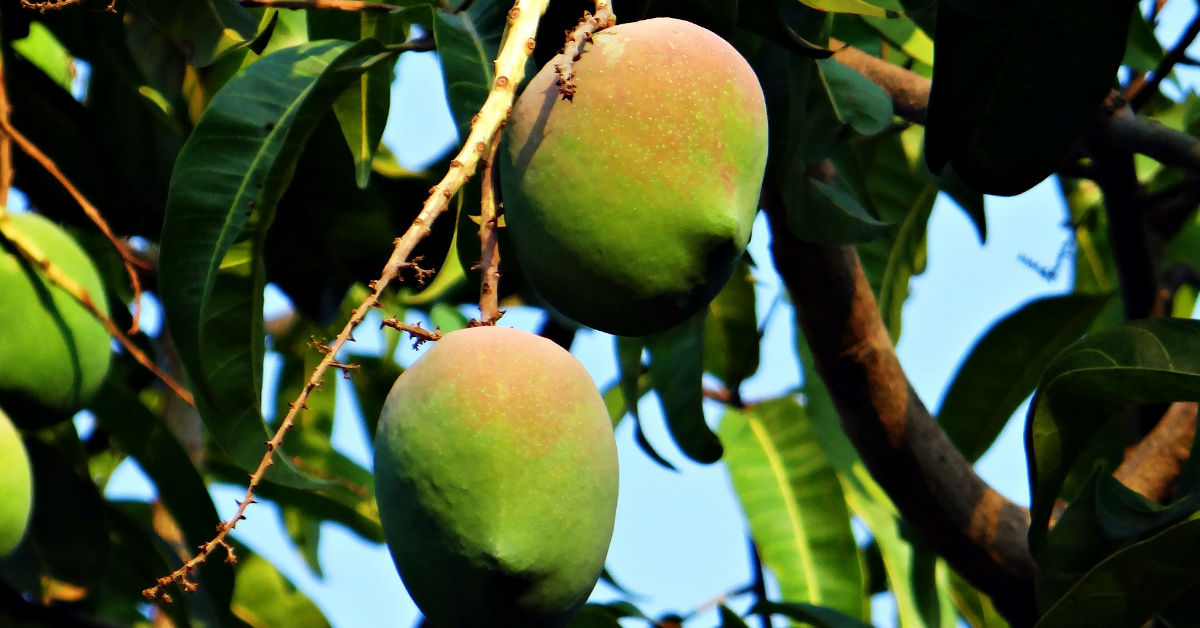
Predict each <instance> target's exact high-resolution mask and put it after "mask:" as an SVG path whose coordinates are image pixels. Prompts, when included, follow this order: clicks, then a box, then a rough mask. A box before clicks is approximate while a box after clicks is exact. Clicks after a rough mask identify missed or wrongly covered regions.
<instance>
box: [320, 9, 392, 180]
mask: <svg viewBox="0 0 1200 628" xmlns="http://www.w3.org/2000/svg"><path fill="white" fill-rule="evenodd" d="M374 1H375V2H376V3H378V2H380V1H381V0H374ZM306 13H308V36H309V39H312V40H317V39H343V40H348V41H356V40H359V39H367V38H374V39H377V40H379V41H380V42H382V43H384V44H392V43H396V41H397V40H399V39H403V31H402V30H401V28H402V26H403V25H402V24H401V22H400V14H399V13H384V12H380V11H357V12H350V11H306ZM395 64H396V60H395V57H393V58H392V59H391V60H390V61H388V62H386V63H380V64H377V65H376V66H375V67H373V68H371V69H370V70H367V71H366V72H365V73H364V74H363V75H362V76H360V77H359V78H358V80H357V81H355V82H354V83H352V84H351V85H350V87H349V89H347V90H346V91H345V92H343V93H342V95H341V96H339V97H338V99H337V100H336V101H334V103H333V113H334V114H335V115H336V116H337V119H338V124H340V125H341V127H342V135H343V136H344V137H345V138H346V144H347V145H348V146H349V147H350V154H351V155H353V156H354V172H355V178H356V181H357V182H358V187H360V188H365V187H367V182H368V181H369V180H370V177H371V164H372V162H373V161H374V159H375V152H376V150H377V149H378V148H379V141H380V140H381V139H382V138H383V127H384V124H385V123H386V122H387V116H388V108H389V107H390V105H391V97H392V75H393V68H394V67H395Z"/></svg>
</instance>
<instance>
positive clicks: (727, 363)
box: [704, 262, 759, 391]
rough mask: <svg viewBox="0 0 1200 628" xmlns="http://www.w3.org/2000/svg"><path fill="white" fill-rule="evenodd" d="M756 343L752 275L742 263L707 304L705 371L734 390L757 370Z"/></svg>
mask: <svg viewBox="0 0 1200 628" xmlns="http://www.w3.org/2000/svg"><path fill="white" fill-rule="evenodd" d="M758 340H759V338H758V319H757V314H756V311H755V307H754V276H753V275H752V274H751V272H750V266H749V264H746V263H744V262H743V263H740V264H739V265H738V269H737V270H735V271H734V273H733V276H732V277H730V278H729V282H728V283H726V284H725V287H724V288H722V289H721V292H719V293H717V296H716V298H714V299H713V300H712V301H711V302H710V303H709V304H708V320H707V321H705V324H704V370H705V371H708V372H709V373H712V374H714V375H716V376H717V377H718V378H720V380H721V381H722V382H723V383H724V384H725V387H726V388H728V389H729V390H730V391H735V390H737V389H738V387H739V386H740V385H741V383H742V380H744V379H746V378H748V377H750V376H751V375H753V374H754V372H755V371H756V370H758V352H759V347H758Z"/></svg>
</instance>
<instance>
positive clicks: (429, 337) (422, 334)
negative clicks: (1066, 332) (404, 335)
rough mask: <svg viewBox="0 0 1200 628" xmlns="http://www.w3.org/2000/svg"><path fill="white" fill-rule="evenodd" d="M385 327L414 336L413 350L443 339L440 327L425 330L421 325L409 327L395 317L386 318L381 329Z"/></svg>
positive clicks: (381, 324) (380, 326) (380, 324)
mask: <svg viewBox="0 0 1200 628" xmlns="http://www.w3.org/2000/svg"><path fill="white" fill-rule="evenodd" d="M384 327H391V328H392V329H395V330H396V331H403V332H408V335H409V336H412V339H413V349H416V348H417V347H419V346H421V345H423V344H425V343H426V342H437V341H438V340H441V339H442V330H441V328H439V327H435V328H433V329H425V328H424V327H421V323H417V324H416V325H409V324H408V323H406V322H404V321H402V320H400V319H399V318H396V317H395V316H393V317H391V318H385V319H383V321H382V322H380V323H379V328H380V329H383V328H384Z"/></svg>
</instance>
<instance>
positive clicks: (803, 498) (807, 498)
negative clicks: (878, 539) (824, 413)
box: [719, 397, 865, 617]
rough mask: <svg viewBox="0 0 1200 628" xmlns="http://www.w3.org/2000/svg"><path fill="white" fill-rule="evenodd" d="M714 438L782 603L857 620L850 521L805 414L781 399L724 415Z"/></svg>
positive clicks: (858, 594) (859, 580)
mask: <svg viewBox="0 0 1200 628" xmlns="http://www.w3.org/2000/svg"><path fill="white" fill-rule="evenodd" d="M719 433H720V436H721V441H722V442H723V443H724V444H725V447H726V453H725V464H726V467H727V468H728V470H729V476H730V479H731V481H732V483H733V487H734V490H735V491H736V492H737V494H738V498H739V500H740V501H741V504H742V510H743V511H744V512H745V514H746V519H747V520H748V521H749V524H750V532H751V534H752V535H753V537H754V541H755V543H756V544H757V546H758V550H759V553H760V554H761V555H762V558H763V563H764V564H766V565H767V566H768V567H770V568H771V572H772V573H773V574H775V578H776V580H778V582H779V588H780V594H781V595H782V596H783V598H784V599H786V600H789V601H797V602H799V601H804V602H809V603H812V604H816V605H820V606H829V607H832V608H836V609H838V610H840V611H842V612H844V613H852V614H854V615H855V616H858V617H861V616H863V612H864V598H865V592H864V590H863V577H862V573H861V571H860V570H859V568H858V548H857V547H856V545H855V543H854V535H853V534H852V533H851V531H850V515H849V512H848V511H847V509H846V506H845V498H844V497H843V496H842V488H841V486H840V485H839V484H838V478H837V475H836V473H835V472H834V469H833V467H832V466H831V465H830V464H829V462H828V460H826V458H825V456H824V455H823V454H822V452H821V447H820V445H819V444H818V443H817V441H816V440H815V439H814V437H813V434H812V430H811V428H810V427H809V422H808V418H807V417H806V416H805V413H804V408H803V407H802V406H800V404H799V403H798V402H797V401H796V400H795V399H792V398H791V397H785V398H781V399H776V400H773V401H768V402H763V403H759V404H755V405H753V406H750V407H749V408H747V409H745V410H742V411H739V410H733V409H731V410H729V411H728V412H727V413H726V414H725V417H724V418H722V420H721V426H720V430H719Z"/></svg>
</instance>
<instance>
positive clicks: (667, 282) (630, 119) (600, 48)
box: [500, 18, 767, 336]
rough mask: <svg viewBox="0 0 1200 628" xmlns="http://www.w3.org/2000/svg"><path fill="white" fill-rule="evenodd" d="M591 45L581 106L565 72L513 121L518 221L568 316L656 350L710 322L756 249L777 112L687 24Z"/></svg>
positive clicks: (547, 293)
mask: <svg viewBox="0 0 1200 628" xmlns="http://www.w3.org/2000/svg"><path fill="white" fill-rule="evenodd" d="M592 39H593V43H592V44H588V45H587V46H586V47H585V50H584V52H583V55H582V57H581V58H580V59H579V60H578V61H577V62H575V65H574V75H575V76H574V84H575V87H576V91H575V93H574V96H573V97H572V98H571V99H570V100H564V99H563V97H562V96H561V95H560V94H559V88H558V86H557V83H556V81H557V76H556V74H555V68H554V65H555V61H554V60H552V61H551V62H550V63H548V64H547V65H546V66H545V67H543V68H542V69H541V71H540V72H538V74H537V75H535V76H534V77H533V78H532V79H531V80H530V82H529V85H528V86H527V87H526V88H525V89H524V91H523V92H522V94H521V96H520V98H519V99H518V100H517V102H516V104H515V105H514V107H513V110H512V115H511V117H510V118H509V121H508V126H507V128H506V131H505V133H504V140H503V146H502V149H501V151H500V173H501V192H502V197H503V205H504V212H505V221H506V222H507V225H508V226H507V229H508V231H509V232H510V233H511V235H512V238H513V241H514V244H515V247H516V257H517V259H518V261H519V262H520V264H521V268H522V269H523V271H524V273H525V275H526V277H527V278H528V280H529V282H530V284H531V285H532V286H533V288H534V289H535V291H536V292H537V293H538V294H539V295H541V296H542V297H543V298H545V300H546V301H548V302H549V303H550V305H552V306H553V307H554V308H555V309H557V310H559V311H560V312H561V313H563V314H565V315H566V316H568V317H569V318H572V319H574V320H576V321H578V322H579V323H582V324H584V325H587V326H589V327H592V328H595V329H599V330H601V331H606V332H610V333H614V334H619V335H626V336H639V335H648V334H652V333H656V332H659V331H662V330H664V329H667V328H668V327H670V326H672V325H675V324H677V323H679V322H682V321H683V320H685V319H687V318H688V317H690V316H691V315H692V314H694V313H696V312H699V311H700V310H701V309H703V308H704V307H705V306H706V305H707V303H708V302H709V301H710V300H711V299H712V298H713V297H714V296H715V295H716V294H717V292H719V291H720V289H721V286H723V285H724V283H725V281H726V280H727V279H728V278H729V276H730V274H731V273H732V271H733V268H734V265H735V263H736V262H737V260H738V259H739V258H740V256H741V254H742V252H743V251H744V250H745V248H746V244H747V242H748V240H749V238H750V229H751V226H752V224H753V222H754V215H755V212H756V210H757V208H758V196H759V189H760V187H761V185H762V179H763V171H764V168H765V167H766V159H767V111H766V104H765V101H764V99H763V93H762V88H761V86H760V85H759V83H758V79H757V78H756V77H755V74H754V71H753V70H752V69H751V68H750V65H749V64H748V63H746V60H745V59H743V58H742V57H741V55H739V54H738V52H737V51H736V50H734V48H733V47H732V46H730V45H729V44H728V43H726V42H725V40H723V39H721V38H720V37H719V36H717V35H715V34H713V33H711V32H709V31H707V30H705V29H703V28H701V27H699V26H696V25H695V24H691V23H690V22H685V21H682V20H676V19H671V18H654V19H649V20H644V21H640V22H630V23H628V24H619V25H617V26H615V27H612V28H608V29H605V30H603V31H600V32H599V33H596V34H595V35H594V36H593V38H592Z"/></svg>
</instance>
